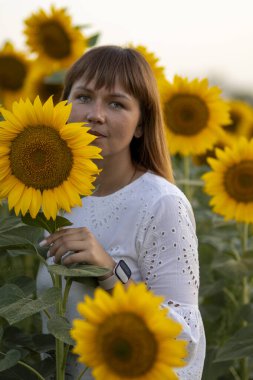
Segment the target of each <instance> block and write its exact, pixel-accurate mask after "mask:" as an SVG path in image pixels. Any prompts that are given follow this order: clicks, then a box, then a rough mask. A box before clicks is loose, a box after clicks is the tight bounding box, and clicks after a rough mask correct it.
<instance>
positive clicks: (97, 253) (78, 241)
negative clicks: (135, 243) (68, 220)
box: [40, 227, 116, 270]
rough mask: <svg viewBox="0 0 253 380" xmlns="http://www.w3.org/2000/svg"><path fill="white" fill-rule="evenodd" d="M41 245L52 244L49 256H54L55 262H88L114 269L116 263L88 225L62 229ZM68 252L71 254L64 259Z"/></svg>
mask: <svg viewBox="0 0 253 380" xmlns="http://www.w3.org/2000/svg"><path fill="white" fill-rule="evenodd" d="M40 245H41V246H46V245H49V246H50V249H49V257H54V262H55V263H60V262H62V264H64V265H70V264H75V263H86V264H92V265H98V266H101V267H105V268H109V269H110V268H111V269H112V270H113V268H114V267H115V265H116V263H115V261H114V260H113V259H112V258H111V256H110V255H109V254H108V253H107V252H106V251H105V250H104V248H103V247H102V245H101V244H100V243H99V242H98V241H97V239H96V238H95V236H94V235H93V234H92V233H91V232H90V231H89V230H88V228H86V227H81V228H64V229H61V230H59V231H57V232H55V233H53V234H52V235H50V236H48V237H47V238H46V239H45V240H43V241H42V242H41V244H40ZM68 252H71V254H70V255H67V256H66V258H63V259H62V257H63V256H64V255H65V254H66V253H68Z"/></svg>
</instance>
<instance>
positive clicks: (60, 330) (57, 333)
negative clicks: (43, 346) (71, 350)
mask: <svg viewBox="0 0 253 380" xmlns="http://www.w3.org/2000/svg"><path fill="white" fill-rule="evenodd" d="M47 328H48V331H49V332H50V333H51V334H52V335H53V336H54V337H55V338H57V339H59V340H60V341H61V342H64V343H67V344H70V345H72V346H73V345H74V344H75V342H74V340H73V339H72V338H71V336H70V335H69V330H70V328H71V325H70V323H69V321H68V320H67V319H66V318H63V317H59V316H58V317H55V318H51V319H49V320H48V322H47Z"/></svg>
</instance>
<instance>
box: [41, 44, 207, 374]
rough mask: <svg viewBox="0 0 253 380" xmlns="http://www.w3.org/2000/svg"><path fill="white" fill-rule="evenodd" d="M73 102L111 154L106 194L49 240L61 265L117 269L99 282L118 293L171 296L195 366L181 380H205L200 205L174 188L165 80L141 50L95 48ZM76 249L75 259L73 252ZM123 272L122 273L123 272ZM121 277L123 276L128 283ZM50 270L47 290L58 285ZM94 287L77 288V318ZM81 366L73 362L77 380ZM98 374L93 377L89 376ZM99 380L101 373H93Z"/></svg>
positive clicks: (86, 202)
mask: <svg viewBox="0 0 253 380" xmlns="http://www.w3.org/2000/svg"><path fill="white" fill-rule="evenodd" d="M63 99H67V100H68V101H69V102H71V103H72V113H71V117H70V121H71V122H82V121H83V122H87V123H88V124H89V126H90V128H91V129H90V133H92V134H94V135H96V136H97V139H96V140H95V142H94V144H96V145H97V146H99V147H100V148H101V149H102V152H101V154H102V156H103V160H101V161H99V162H98V165H99V166H100V167H101V169H102V171H101V173H100V175H99V177H98V178H97V183H96V191H95V193H94V194H93V195H92V196H89V197H86V198H84V199H83V206H82V207H81V208H76V209H74V210H73V211H72V213H71V214H70V215H67V217H68V219H70V220H71V221H72V222H73V228H66V229H62V230H61V231H59V232H57V233H55V234H53V235H51V236H50V237H48V238H47V244H48V245H51V248H50V256H51V257H50V258H49V260H53V261H54V262H56V263H59V262H62V263H64V264H66V265H69V264H72V263H82V262H85V263H88V264H94V265H99V266H102V267H106V268H110V269H111V273H110V274H108V275H107V276H104V277H102V278H100V279H99V285H100V286H102V287H103V288H104V289H106V290H108V291H110V290H111V289H112V288H113V287H114V285H115V282H116V281H122V282H123V283H124V284H125V286H127V285H128V284H129V283H130V282H131V281H134V282H139V281H144V282H145V283H146V284H147V286H148V288H149V289H151V290H152V291H153V292H154V293H156V294H159V295H163V296H164V297H165V299H166V302H165V303H164V306H165V307H167V308H168V310H169V311H168V314H170V315H171V317H172V318H174V319H175V320H177V321H179V322H180V323H181V324H182V326H183V333H182V338H183V339H185V340H187V341H188V351H189V356H188V359H187V361H188V365H187V366H186V367H184V368H182V369H178V370H176V372H177V374H178V376H179V378H180V379H183V380H187V379H189V380H192V379H194V380H198V379H201V374H202V369H203V362H204V356H205V336H204V329H203V324H202V320H201V316H200V313H199V310H198V287H199V268H198V251H197V238H196V235H195V221H194V216H193V212H192V208H191V206H190V204H189V202H188V200H187V199H186V197H185V196H184V194H183V193H182V192H181V191H180V190H179V189H178V188H177V187H176V186H175V184H174V183H173V182H174V181H173V175H172V169H171V163H170V158H169V153H168V148H167V146H166V141H165V136H164V130H163V120H162V111H161V106H160V102H159V95H158V91H157V86H156V82H155V79H154V76H153V74H152V71H151V69H150V67H149V65H148V63H147V62H146V60H145V59H144V58H143V56H142V55H141V54H140V53H138V52H137V51H135V50H134V49H131V48H121V47H116V46H102V47H97V48H93V49H91V50H89V51H88V52H87V53H85V54H84V55H83V56H82V57H81V58H80V59H79V60H78V61H77V62H76V63H75V64H74V65H73V66H72V67H71V68H70V70H69V72H68V74H67V76H66V80H65V87H64V92H63ZM67 252H72V254H70V255H66V256H65V258H64V255H65V254H66V253H67ZM115 271H116V273H117V276H115V274H114V273H115ZM118 277H119V278H118ZM49 283H50V277H49V276H48V274H47V272H46V270H45V269H43V268H42V269H41V270H40V272H39V276H38V284H39V287H40V289H41V290H42V289H44V288H45V287H48V286H49ZM92 291H93V287H92V286H89V285H82V284H79V283H75V284H74V285H72V289H71V294H70V297H69V304H68V315H67V316H68V318H69V319H70V320H72V319H73V318H75V317H78V314H77V311H76V304H77V302H78V301H80V300H83V296H84V294H85V293H89V294H91V293H92ZM80 368H81V365H80V364H77V362H76V361H75V360H72V362H71V363H70V364H69V367H68V372H70V374H71V376H72V377H70V378H73V379H76V378H77V374H78V373H80ZM88 376H91V375H88ZM86 378H92V377H86Z"/></svg>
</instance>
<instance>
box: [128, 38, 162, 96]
mask: <svg viewBox="0 0 253 380" xmlns="http://www.w3.org/2000/svg"><path fill="white" fill-rule="evenodd" d="M129 46H130V47H132V48H134V49H135V50H137V51H138V52H139V53H141V54H142V55H143V56H144V58H145V59H146V61H147V62H148V64H149V65H150V67H151V70H152V71H153V74H154V76H155V79H156V82H157V86H158V90H159V93H160V96H161V100H162V101H163V99H164V97H165V93H166V89H167V85H168V81H167V79H166V75H165V68H164V67H163V66H160V65H159V58H157V57H156V55H155V54H154V53H152V52H150V51H149V50H148V49H147V48H146V47H145V46H143V45H137V46H134V45H131V44H130V45H129Z"/></svg>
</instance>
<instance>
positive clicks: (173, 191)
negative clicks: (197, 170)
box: [139, 172, 195, 225]
mask: <svg viewBox="0 0 253 380" xmlns="http://www.w3.org/2000/svg"><path fill="white" fill-rule="evenodd" d="M139 188H140V191H141V194H142V196H143V197H144V198H145V201H146V203H148V213H153V214H154V213H155V214H158V215H160V216H161V215H164V216H166V215H170V217H173V216H175V217H176V216H177V215H181V216H182V217H183V216H186V218H187V219H188V218H190V220H191V221H192V223H193V224H194V225H195V218H194V215H193V210H192V206H191V204H190V202H189V201H188V199H187V198H186V196H185V195H184V193H183V192H182V191H181V190H180V189H179V188H178V187H177V186H176V185H175V184H173V183H171V182H169V181H168V180H166V179H165V178H163V177H160V176H158V175H156V174H154V173H151V172H147V173H145V174H144V175H143V176H142V178H141V181H140V183H139Z"/></svg>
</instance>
